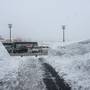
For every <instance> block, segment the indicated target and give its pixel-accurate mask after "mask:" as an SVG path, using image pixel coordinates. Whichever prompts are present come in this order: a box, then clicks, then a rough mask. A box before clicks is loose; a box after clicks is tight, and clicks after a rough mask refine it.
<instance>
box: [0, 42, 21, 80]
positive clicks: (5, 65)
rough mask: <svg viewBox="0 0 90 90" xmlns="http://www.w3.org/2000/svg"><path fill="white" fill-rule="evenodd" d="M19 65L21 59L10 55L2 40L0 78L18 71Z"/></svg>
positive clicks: (0, 47) (0, 46) (0, 44)
mask: <svg viewBox="0 0 90 90" xmlns="http://www.w3.org/2000/svg"><path fill="white" fill-rule="evenodd" d="M18 66H19V59H18V58H12V57H10V55H9V53H8V52H7V50H6V49H5V47H4V46H3V45H2V43H1V42H0V80H1V79H3V78H4V77H5V76H6V75H8V74H12V75H14V73H16V72H15V71H17V69H18Z"/></svg>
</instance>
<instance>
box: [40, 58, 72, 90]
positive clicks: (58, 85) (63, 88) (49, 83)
mask: <svg viewBox="0 0 90 90" xmlns="http://www.w3.org/2000/svg"><path fill="white" fill-rule="evenodd" d="M39 60H40V62H41V63H42V66H43V69H44V72H45V73H44V75H43V76H44V78H43V81H44V83H45V85H46V88H47V90H71V87H70V86H69V85H68V84H67V83H66V82H65V81H64V79H63V78H61V77H60V76H59V75H58V73H57V72H56V71H55V69H54V68H53V67H52V66H51V65H49V64H47V63H45V62H44V61H43V59H42V58H39Z"/></svg>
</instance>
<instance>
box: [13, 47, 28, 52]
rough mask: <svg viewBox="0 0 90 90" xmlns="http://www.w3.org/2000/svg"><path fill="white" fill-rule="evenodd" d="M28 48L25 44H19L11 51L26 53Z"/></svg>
mask: <svg viewBox="0 0 90 90" xmlns="http://www.w3.org/2000/svg"><path fill="white" fill-rule="evenodd" d="M27 52H28V48H27V47H26V46H20V47H18V48H14V49H13V53H27Z"/></svg>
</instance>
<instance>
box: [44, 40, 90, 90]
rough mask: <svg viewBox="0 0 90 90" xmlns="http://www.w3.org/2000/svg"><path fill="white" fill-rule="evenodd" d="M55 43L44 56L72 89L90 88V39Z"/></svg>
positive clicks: (86, 89) (84, 89) (83, 89)
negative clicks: (62, 43) (61, 44)
mask: <svg viewBox="0 0 90 90" xmlns="http://www.w3.org/2000/svg"><path fill="white" fill-rule="evenodd" d="M54 44H55V45H50V49H49V55H48V56H46V57H44V58H46V60H47V62H48V63H49V64H51V65H52V66H53V67H54V68H55V69H56V71H57V72H58V73H59V75H60V76H62V77H63V78H64V79H65V80H66V82H68V83H69V84H70V85H71V87H72V90H90V40H86V41H81V42H78V43H72V44H68V45H65V44H64V46H60V45H56V43H54ZM52 46H56V47H54V48H53V47H52Z"/></svg>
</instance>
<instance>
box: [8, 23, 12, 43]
mask: <svg viewBox="0 0 90 90" xmlns="http://www.w3.org/2000/svg"><path fill="white" fill-rule="evenodd" d="M8 27H9V29H10V42H12V37H11V35H12V33H11V29H12V24H8Z"/></svg>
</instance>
